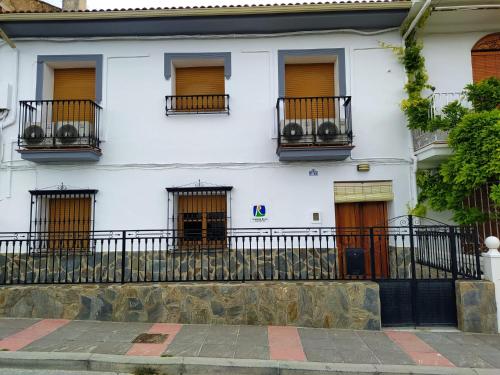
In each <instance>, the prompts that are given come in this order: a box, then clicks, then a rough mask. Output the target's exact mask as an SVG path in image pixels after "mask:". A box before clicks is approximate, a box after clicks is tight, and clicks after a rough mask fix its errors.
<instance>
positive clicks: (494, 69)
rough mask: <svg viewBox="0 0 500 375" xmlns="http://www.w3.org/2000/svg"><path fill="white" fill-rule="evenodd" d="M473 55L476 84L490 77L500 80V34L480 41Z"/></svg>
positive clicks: (473, 71)
mask: <svg viewBox="0 0 500 375" xmlns="http://www.w3.org/2000/svg"><path fill="white" fill-rule="evenodd" d="M471 54H472V76H473V80H474V82H479V81H482V80H483V79H486V78H489V77H496V78H500V33H495V34H490V35H487V36H485V37H484V38H482V39H481V40H479V41H478V42H477V43H476V44H475V45H474V47H473V48H472V53H471Z"/></svg>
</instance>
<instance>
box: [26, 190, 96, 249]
mask: <svg viewBox="0 0 500 375" xmlns="http://www.w3.org/2000/svg"><path fill="white" fill-rule="evenodd" d="M30 193H31V219H30V234H31V237H32V239H33V241H32V247H33V249H32V250H35V251H84V252H85V251H88V250H90V247H91V246H90V245H91V244H90V239H91V233H92V232H93V230H94V214H95V195H96V193H97V190H32V191H30Z"/></svg>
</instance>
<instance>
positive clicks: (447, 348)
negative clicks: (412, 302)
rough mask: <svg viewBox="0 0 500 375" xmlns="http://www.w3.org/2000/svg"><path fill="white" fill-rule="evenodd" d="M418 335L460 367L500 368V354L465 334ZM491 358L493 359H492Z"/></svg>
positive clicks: (436, 333)
mask: <svg viewBox="0 0 500 375" xmlns="http://www.w3.org/2000/svg"><path fill="white" fill-rule="evenodd" d="M416 335H417V336H418V337H419V338H420V339H422V340H423V341H424V342H426V343H427V344H429V345H430V346H431V347H432V348H434V350H436V351H438V352H439V353H441V354H442V355H443V356H444V357H446V358H448V360H450V361H451V362H452V363H453V364H454V365H455V366H458V367H476V368H490V367H497V365H496V364H495V363H494V362H498V366H500V352H498V351H497V350H494V351H492V350H491V349H490V348H488V344H486V343H484V342H483V341H481V340H479V339H478V338H474V337H469V338H467V335H466V334H463V333H448V332H443V333H439V332H417V333H416ZM490 356H491V358H490Z"/></svg>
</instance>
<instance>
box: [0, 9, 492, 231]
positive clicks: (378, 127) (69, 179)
mask: <svg viewBox="0 0 500 375" xmlns="http://www.w3.org/2000/svg"><path fill="white" fill-rule="evenodd" d="M411 5H412V4H411V2H407V1H393V2H390V3H383V2H380V3H379V2H366V3H361V4H358V5H356V4H324V5H309V6H298V5H296V6H267V7H243V8H226V9H224V8H220V9H217V8H212V9H210V8H207V9H203V8H201V9H197V10H192V9H189V8H186V9H180V10H175V9H164V10H145V11H132V12H130V11H101V12H91V13H89V12H59V13H57V12H56V13H30V14H16V13H5V14H2V15H0V27H1V28H2V30H4V32H5V34H6V35H7V37H8V38H10V39H8V42H9V43H7V42H3V43H2V44H1V45H0V82H1V85H0V89H1V93H0V96H1V99H0V107H1V108H2V109H4V110H3V111H2V114H3V120H2V135H1V150H2V152H1V155H2V159H1V166H0V212H1V215H0V231H4V232H13V231H28V230H31V231H32V230H33V229H34V228H35V229H36V230H40V231H48V230H51V228H50V225H51V224H50V221H51V220H52V221H53V220H55V219H54V217H55V216H54V215H56V216H57V215H59V216H57V217H58V219H57V220H58V221H60V220H64V219H61V215H63V216H64V212H66V211H65V210H70V211H71V209H70V208H68V207H66V206H65V207H62V206H54V205H53V206H51V207H50V205H48V206H47V204H48V203H47V202H46V203H43V202H42V203H40V204H41V205H43V207H42V206H40V207H38V204H39V203H37V202H38V201H37V199H36V197H37V196H45V195H46V196H47V197H48V196H49V195H50V194H53V195H54V194H56V195H57V194H59V195H60V196H61V197H62V196H64V195H65V194H66V195H67V198H69V199H77V203H75V201H70V202H71V203H70V204H71V205H73V206H75V205H80V204H82V203H81V202H80V200H79V199H80V198H81V197H80V195H78V194H84V195H85V194H88V195H89V197H90V196H91V197H92V199H91V200H92V202H91V203H90V206H89V207H90V208H85V209H79V210H80V212H84V213H79V214H76V215H77V216H78V215H80V216H81V215H83V216H81V217H80V216H78V217H77V218H76V219H75V218H74V217H73V216H72V215H74V214H73V213H67V215H69V216H70V217H71V218H72V219H75V220H77V221H79V220H81V221H87V220H90V218H91V222H92V223H91V226H92V228H93V229H95V230H108V229H157V228H169V229H178V228H179V225H180V224H179V220H181V219H179V215H180V214H188V213H191V214H192V213H196V211H197V210H198V211H200V212H199V213H200V215H202V216H203V217H204V219H200V220H202V221H203V222H205V224H203V228H206V227H207V223H206V221H207V220H209V219H207V217H209V216H210V212H211V211H214V212H215V211H221V210H222V211H224V216H225V225H226V227H232V228H247V227H250V228H260V227H333V226H365V225H379V224H380V225H384V224H385V223H387V222H388V220H389V219H390V218H392V217H397V216H400V215H405V214H407V213H408V208H409V207H411V206H413V205H414V204H415V201H416V186H415V185H416V184H415V172H416V169H417V168H426V167H429V166H430V167H432V166H435V164H436V163H437V162H439V161H440V160H443V158H445V157H446V155H449V150H448V149H447V146H446V142H445V139H444V140H441V141H443V142H441V141H439V140H438V142H432V144H431V146H430V147H429V145H424V146H418V147H415V148H416V149H417V148H418V149H417V150H416V152H415V153H414V146H415V144H414V142H413V141H414V139H412V134H411V133H410V131H409V130H408V129H407V128H406V126H405V118H404V115H403V113H402V111H401V110H400V101H401V99H402V98H403V97H404V95H405V94H404V91H403V86H404V82H405V75H404V71H403V68H402V66H401V65H400V64H399V62H398V61H397V59H396V58H395V57H394V55H393V53H392V51H391V50H389V49H387V48H384V47H382V46H381V42H383V43H385V44H391V45H395V46H398V45H401V43H402V39H401V35H400V27H401V25H402V23H403V21H404V19H405V18H406V17H407V15H408V12H409V9H410V7H411ZM422 5H423V4H422V3H419V4H416V5H415V7H414V9H413V10H412V12H417V11H418V10H419V9H420V7H421V6H422ZM450 6H451V5H450ZM464 12H465V11H464ZM464 12H461V13H460V17H465V18H464V20H468V21H467V22H462V23H461V24H462V26H461V28H460V29H456V28H455V26H454V25H455V24H456V23H457V22H458V21H457V18H456V17H454V16H453V15H452V17H451V18H450V16H449V12H448V13H446V12H444V11H443V12H438V13H436V14H437V15H436V16H434V13H433V16H431V19H430V21H429V22H430V23H429V26H428V27H426V29H424V33H423V41H424V46H425V48H424V54H425V57H426V60H427V69H428V71H429V74H430V82H431V83H432V84H434V85H435V86H436V88H437V90H436V92H460V91H461V89H462V88H463V87H464V86H465V84H467V83H469V82H471V81H472V69H471V62H470V59H471V57H470V56H471V55H470V50H471V48H472V47H473V46H474V44H475V43H476V42H477V41H478V40H479V39H481V38H482V37H483V36H485V35H488V34H489V33H492V32H495V31H496V30H495V28H497V29H498V26H497V25H495V22H494V20H495V16H494V15H495V14H497V13H495V12H498V11H494V12H492V11H491V10H490V11H489V13H488V10H478V11H477V12H475V13H470V12H469V13H464ZM464 14H465V15H464ZM470 14H473V19H471V18H470ZM443 15H444V16H443ZM433 17H434V18H433ZM442 17H445V19H441V18H442ZM478 17H479V18H478ZM478 19H481V20H483V21H484V22H476V21H477V20H478ZM446 22H447V23H446ZM450 30H453V33H450V32H449V31H450ZM12 44H15V48H12V47H13V45H12ZM323 68H325V69H326V71H329V72H330V73H331V74H330V73H328V74H327V76H322V74H324V73H322V72H324V70H323V71H322V70H321V69H323ZM190 69H195V70H196V69H198V70H196V72H194V70H190ZM78 71H79V72H80V73H82V72H84V73H85V72H87V73H88V72H90V74H91V78H90V81H92V84H91V86H89V87H91V90H92V95H90V96H91V98H89V96H88V95H87V96H85V94H81V95H82V96H78V92H79V91H78V90H83V91H80V93H82V92H84V91H85V90H86V89H88V87H87V88H86V89H85V88H82V87H81V82H80V81H79V80H78V79H76V78H72V77H71V74H73V73H75V72H76V73H78ZM209 71H211V72H212V73H206V74H209V75H208V76H204V75H203V74H205V73H203V72H209ZM70 72H73V73H71V74H69V73H70ZM193 72H194V73H193ZM294 72H295V73H294ZM76 73H75V74H76ZM84 73H82V74H84ZM68 74H69V78H68ZM197 74H201V76H200V75H197ZM210 74H212V75H211V76H210ZM217 75H218V76H217ZM209 76H210V77H215V76H217V77H218V78H214V79H215V81H216V83H214V82H215V81H214V82H208V81H207V82H208V83H207V82H205V80H206V79H208V80H210V79H211V78H207V77H209ZM57 77H59V78H57ZM64 77H66V78H65V79H64ZM200 77H201V78H200ZM80 78H81V77H80ZM87 79H88V77H87ZM84 80H85V79H84ZM56 82H59V83H56ZM61 82H62V83H61ZM72 82H73V83H74V84H72ZM186 82H187V83H186ZM181 83H182V84H181ZM65 85H66V86H65ZM292 86H293V89H292ZM197 87H198V89H199V91H198V92H197V91H196V90H197ZM214 87H216V88H214ZM68 90H69V91H68ZM189 90H191V91H189ZM207 90H208V91H207ZM214 90H215V91H214ZM322 90H323V91H322ZM325 90H326V91H325ZM180 91H182V93H181V92H180ZM221 91H222V92H221ZM68 92H69V94H68ZM75 92H76V94H75ZM186 93H188V95H186ZM65 94H66V95H67V96H64V95H65ZM180 94H181V95H180ZM199 95H203V97H199ZM197 96H198V98H197ZM182 98H184V99H182ZM279 98H281V99H279ZM297 98H302V99H297ZM84 99H85V100H84ZM75 100H76V102H71V101H75ZM79 100H83V101H82V102H79ZM182 100H184V101H182ZM65 101H66V102H65ZM65 103H66V104H65ZM214 103H215V104H214ZM82 106H83V107H84V109H82ZM199 112H203V113H199ZM82 116H83V117H82ZM290 123H292V126H291V127H288V128H286V127H287V125H289V124H290ZM324 124H326V125H324ZM64 125H70V126H72V128H70V129H69V130H72V129H73V130H74V131H75V132H76V133H75V134H71V132H70V133H64V132H63V133H58V131H59V132H60V131H62V130H60V129H61V127H63V126H64ZM323 125H324V126H323ZM293 126H296V128H294V127H293ZM37 127H39V128H41V129H42V132H43V133H37V131H38V128H37ZM27 128H29V129H28V130H29V131H28V130H27ZM285 128H286V129H285ZM65 129H66V130H68V128H65ZM320 129H322V130H320ZM325 129H326V133H325V132H324V131H325ZM296 131H298V132H299V133H301V134H296ZM322 131H323V133H321V132H322ZM329 131H330V132H333V133H334V135H329V133H328V132H329ZM65 136H66V138H64V137H65ZM37 137H38V138H37ZM61 137H62V138H61ZM31 138H33V139H31ZM435 149H437V151H436V150H435ZM426 163H427V164H426ZM70 193H71V194H74V196H73V198H71V197H70ZM75 194H76V195H75ZM185 194H188V195H201V196H205V195H212V194H213V195H223V196H224V203H217V202H220V200H217V199H216V201H217V202H215V201H214V200H210V199H208V200H206V201H204V202H202V203H200V202H198V203H193V204H194V206H193V207H191V208H186V207H188V206H189V205H188V204H187V203H186V204H185V205H188V206H186V207H184V208H181V206H182V205H183V203H180V198H179V196H181V195H185ZM61 197H59V198H61ZM75 197H76V198H75ZM85 197H87V195H85ZM49 198H50V197H49ZM49 198H47V199H49ZM52 198H54V197H52ZM52 198H50V199H52ZM63 198H64V197H63ZM85 199H87V198H85ZM197 199H198V198H197ZM199 199H202V198H199ZM214 202H215V203H214ZM374 202H375V203H374ZM83 204H84V206H85V207H87V203H83ZM373 204H375V206H373ZM377 204H378V206H377ZM211 205H215V206H217V209H216V210H210V208H209V206H211ZM220 205H222V206H220ZM58 207H59V208H58ZM200 207H201V208H200ZM58 210H59V211H61V210H62V211H61V212H62V213H61V212H59V211H58ZM363 210H364V211H363ZM42 211H43V212H42ZM87 211H88V212H87ZM188 211H189V212H188ZM257 211H258V212H257ZM40 212H42V213H40ZM57 212H59V213H57ZM202 212H203V213H202ZM360 212H361V213H360ZM207 213H208V215H207ZM212 213H213V212H212ZM40 215H41V216H40ZM181 216H182V215H181ZM37 218H38V219H37ZM440 218H441V217H440ZM444 219H445V218H444ZM37 220H38V223H35V226H33V225H34V222H36V221H37ZM41 222H43V224H41ZM37 225H38V226H37ZM200 225H202V224H200ZM52 229H53V228H52ZM63 229H64V228H63Z"/></svg>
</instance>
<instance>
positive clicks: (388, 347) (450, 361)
mask: <svg viewBox="0 0 500 375" xmlns="http://www.w3.org/2000/svg"><path fill="white" fill-rule="evenodd" d="M145 333H146V334H150V335H154V336H148V338H149V339H153V342H152V343H137V342H135V343H134V342H133V341H134V340H135V339H136V338H137V337H138V336H139V335H141V334H145ZM0 350H2V351H8V352H11V353H12V352H19V353H86V354H109V355H119V356H123V357H122V358H128V357H134V358H135V357H137V356H142V357H157V358H161V357H163V358H200V359H201V358H226V359H241V360H264V361H265V360H268V361H270V360H274V361H295V362H303V363H310V362H319V363H335V364H358V365H406V366H413V367H415V366H438V367H442V368H449V369H450V370H451V369H452V368H455V367H457V368H458V367H460V368H484V369H499V370H498V374H500V335H483V334H466V333H462V332H459V331H455V330H443V331H437V330H432V331H431V330H384V331H381V332H374V331H351V330H332V329H313V328H295V327H271V326H270V327H258V326H222V325H219V326H217V325H213V326H211V325H180V324H164V323H155V324H150V323H114V322H95V321H68V320H62V319H58V320H49V319H42V320H37V319H0ZM457 370H458V369H457ZM0 372H1V371H0ZM451 373H453V372H451Z"/></svg>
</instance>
